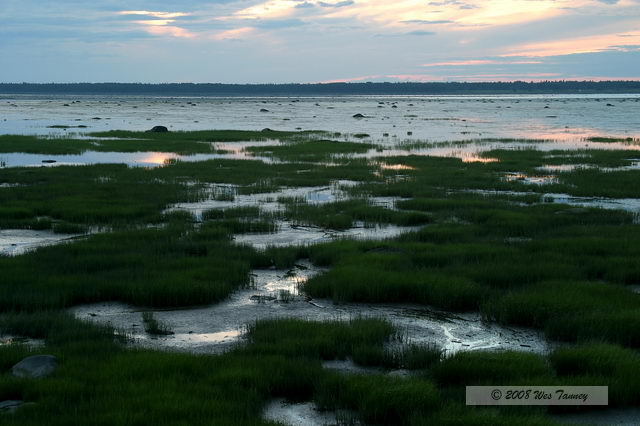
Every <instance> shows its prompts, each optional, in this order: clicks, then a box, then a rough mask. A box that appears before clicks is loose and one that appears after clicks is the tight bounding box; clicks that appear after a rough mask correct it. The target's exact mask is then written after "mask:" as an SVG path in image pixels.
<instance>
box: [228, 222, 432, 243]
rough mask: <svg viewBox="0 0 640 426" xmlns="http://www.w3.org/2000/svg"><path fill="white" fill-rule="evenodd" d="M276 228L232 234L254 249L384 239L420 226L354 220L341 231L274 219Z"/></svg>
mask: <svg viewBox="0 0 640 426" xmlns="http://www.w3.org/2000/svg"><path fill="white" fill-rule="evenodd" d="M277 225H278V231H277V232H276V233H274V234H253V233H250V234H239V235H235V236H234V240H235V241H236V242H237V243H238V244H248V245H251V246H253V247H255V248H257V249H266V248H267V247H289V246H302V245H311V244H317V243H325V242H329V241H333V240H338V239H342V238H349V239H355V240H384V239H387V238H395V237H397V236H399V235H402V234H404V233H407V232H411V231H417V230H419V229H420V228H421V227H420V226H397V225H380V226H374V227H370V226H364V225H363V224H357V225H356V226H355V227H353V228H349V229H346V230H344V231H337V230H331V229H323V228H319V227H315V226H304V225H296V224H294V223H291V222H284V221H278V222H277Z"/></svg>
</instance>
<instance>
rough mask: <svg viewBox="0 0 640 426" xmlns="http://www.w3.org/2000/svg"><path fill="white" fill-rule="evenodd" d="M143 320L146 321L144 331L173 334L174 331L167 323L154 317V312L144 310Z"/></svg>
mask: <svg viewBox="0 0 640 426" xmlns="http://www.w3.org/2000/svg"><path fill="white" fill-rule="evenodd" d="M142 322H143V323H144V331H146V332H147V333H148V334H151V335H153V336H168V335H171V334H173V331H171V329H170V328H169V326H168V325H167V324H164V323H162V322H160V321H158V320H157V319H155V318H154V316H153V312H150V311H145V312H143V313H142Z"/></svg>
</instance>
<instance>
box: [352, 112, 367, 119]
mask: <svg viewBox="0 0 640 426" xmlns="http://www.w3.org/2000/svg"><path fill="white" fill-rule="evenodd" d="M353 118H364V115H362V114H360V113H358V114H354V115H353Z"/></svg>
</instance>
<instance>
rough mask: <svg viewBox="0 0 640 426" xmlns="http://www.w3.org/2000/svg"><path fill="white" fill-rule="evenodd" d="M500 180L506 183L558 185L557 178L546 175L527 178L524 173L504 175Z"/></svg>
mask: <svg viewBox="0 0 640 426" xmlns="http://www.w3.org/2000/svg"><path fill="white" fill-rule="evenodd" d="M502 180H504V181H506V182H521V183H526V184H530V185H549V184H552V183H558V182H559V179H558V177H557V176H553V175H546V176H529V175H526V174H524V173H505V174H504V176H503V177H502Z"/></svg>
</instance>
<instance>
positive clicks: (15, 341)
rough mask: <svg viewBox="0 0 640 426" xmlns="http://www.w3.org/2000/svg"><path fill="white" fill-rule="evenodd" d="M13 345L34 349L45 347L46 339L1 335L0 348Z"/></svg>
mask: <svg viewBox="0 0 640 426" xmlns="http://www.w3.org/2000/svg"><path fill="white" fill-rule="evenodd" d="M11 345H25V346H29V347H33V348H37V347H41V346H44V339H32V338H29V337H21V336H13V335H10V334H1V335H0V347H2V346H11Z"/></svg>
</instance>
